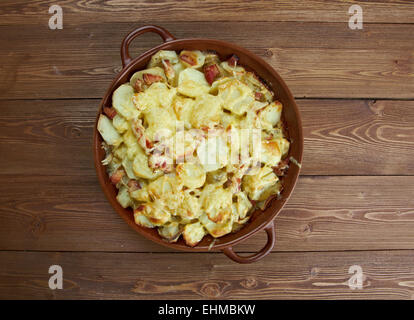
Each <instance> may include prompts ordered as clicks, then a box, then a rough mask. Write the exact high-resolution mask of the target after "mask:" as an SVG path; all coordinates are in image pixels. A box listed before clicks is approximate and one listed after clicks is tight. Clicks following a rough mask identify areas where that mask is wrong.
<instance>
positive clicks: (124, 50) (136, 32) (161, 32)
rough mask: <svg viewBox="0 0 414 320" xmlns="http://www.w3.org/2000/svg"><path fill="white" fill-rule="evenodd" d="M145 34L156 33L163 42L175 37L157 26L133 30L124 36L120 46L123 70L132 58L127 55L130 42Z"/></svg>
mask: <svg viewBox="0 0 414 320" xmlns="http://www.w3.org/2000/svg"><path fill="white" fill-rule="evenodd" d="M147 32H155V33H157V34H158V35H160V36H161V38H162V40H164V42H168V41H173V40H175V37H174V36H173V35H172V34H171V33H169V32H168V31H167V30H165V29H164V28H162V27H159V26H154V25H150V26H144V27H140V28H137V29H135V30H132V31H131V32H130V33H128V34H127V35H126V37H125V38H124V40H123V41H122V44H121V60H122V67H123V68H125V66H126V65H128V64H129V63H130V62H131V61H132V58H131V57H130V55H129V45H130V44H131V42H132V40H134V39H135V38H136V37H138V36H140V35H141V34H144V33H147Z"/></svg>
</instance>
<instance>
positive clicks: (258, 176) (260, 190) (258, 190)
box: [242, 166, 279, 201]
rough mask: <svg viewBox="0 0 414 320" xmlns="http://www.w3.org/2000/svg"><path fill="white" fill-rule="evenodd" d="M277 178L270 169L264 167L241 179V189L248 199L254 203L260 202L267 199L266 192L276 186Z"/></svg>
mask: <svg viewBox="0 0 414 320" xmlns="http://www.w3.org/2000/svg"><path fill="white" fill-rule="evenodd" d="M278 181H279V178H278V177H277V176H276V175H275V174H274V172H273V170H272V168H270V167H268V166H264V167H263V168H260V169H259V170H257V172H256V173H255V174H250V175H246V176H244V177H243V182H242V188H243V191H245V192H246V193H247V194H248V196H249V198H250V199H252V200H255V201H262V200H266V199H267V198H268V192H266V191H267V190H272V187H275V186H276V185H277V182H278Z"/></svg>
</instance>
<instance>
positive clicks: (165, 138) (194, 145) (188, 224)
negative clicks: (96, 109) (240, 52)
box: [98, 50, 290, 246]
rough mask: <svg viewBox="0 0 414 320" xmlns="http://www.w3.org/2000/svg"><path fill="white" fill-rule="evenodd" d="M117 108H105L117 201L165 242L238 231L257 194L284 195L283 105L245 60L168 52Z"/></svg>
mask: <svg viewBox="0 0 414 320" xmlns="http://www.w3.org/2000/svg"><path fill="white" fill-rule="evenodd" d="M211 64H216V65H217V70H218V71H219V74H217V75H214V76H215V78H214V79H213V80H214V81H213V82H212V85H210V84H209V82H207V80H206V77H205V75H204V73H203V70H204V67H205V66H210V65H211ZM210 70H211V69H210ZM145 74H149V75H151V76H146V75H145ZM208 77H209V81H210V83H211V81H212V79H211V73H209V74H208ZM256 99H257V100H256ZM112 105H113V108H114V109H115V111H116V115H115V116H114V117H113V119H112V120H111V119H109V118H108V117H106V116H105V115H100V117H99V121H98V131H99V132H100V134H101V136H102V138H103V140H104V141H105V144H104V146H105V152H106V157H105V160H104V162H103V163H104V164H105V165H107V171H108V173H109V174H110V175H112V174H113V173H115V172H117V171H118V170H123V171H124V172H125V174H124V175H123V176H122V178H121V181H118V182H117V183H116V187H117V188H119V191H118V195H117V200H118V202H119V203H120V205H121V206H122V207H124V208H128V207H131V208H133V209H134V220H135V223H136V224H137V225H139V226H142V227H147V228H157V230H158V233H159V235H160V236H161V237H162V238H164V239H165V240H166V241H169V242H175V241H177V240H178V239H179V237H180V236H181V235H182V236H183V238H184V240H185V242H186V244H187V245H189V246H195V245H197V244H198V243H199V242H200V241H201V240H202V239H203V237H204V236H205V235H206V234H210V235H211V236H213V237H215V238H217V237H221V236H224V235H226V234H228V233H230V232H236V231H237V230H239V229H240V228H241V227H242V226H243V225H244V224H245V223H247V221H248V220H249V219H250V217H251V211H252V207H253V206H252V203H251V200H255V201H259V202H260V203H263V201H264V200H266V199H267V198H268V197H269V196H271V195H274V194H278V193H279V192H280V190H281V183H280V181H279V179H278V177H277V176H276V174H275V173H274V172H273V170H272V167H273V166H276V165H277V164H278V163H279V162H280V160H281V159H283V158H285V157H287V156H288V153H289V148H290V142H289V140H288V139H287V138H286V137H284V135H283V132H284V131H283V129H282V121H281V118H282V109H283V108H282V104H281V103H280V102H279V101H274V99H273V93H272V92H271V91H270V90H269V89H268V88H267V87H266V86H265V85H264V84H263V83H262V82H261V81H260V80H259V78H258V77H256V76H255V74H254V73H252V72H246V71H245V69H244V68H243V67H242V66H240V65H236V66H230V65H229V63H228V62H227V61H224V62H220V60H219V58H218V56H217V55H214V54H210V53H206V52H200V51H183V52H181V53H180V54H177V52H175V51H169V50H161V51H159V52H158V53H156V54H155V55H153V56H152V57H151V61H150V63H149V64H148V68H147V69H144V70H140V71H137V72H135V73H134V74H133V75H132V77H131V78H130V82H129V83H125V84H122V85H121V86H119V87H118V88H117V89H116V90H115V91H114V93H113V96H112ZM253 129H254V130H253ZM257 132H259V136H258V135H257ZM260 134H261V136H260ZM257 146H259V147H260V149H258V150H259V151H260V152H256V147H257ZM257 156H258V158H257Z"/></svg>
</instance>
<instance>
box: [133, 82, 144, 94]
mask: <svg viewBox="0 0 414 320" xmlns="http://www.w3.org/2000/svg"><path fill="white" fill-rule="evenodd" d="M134 89H135V91H136V92H142V91H144V81H142V80H140V79H137V81H135V83H134Z"/></svg>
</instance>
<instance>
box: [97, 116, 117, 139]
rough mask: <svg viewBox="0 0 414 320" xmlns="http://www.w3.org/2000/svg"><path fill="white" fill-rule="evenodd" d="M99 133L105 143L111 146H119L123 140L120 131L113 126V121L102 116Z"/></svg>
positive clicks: (99, 122) (100, 117)
mask: <svg viewBox="0 0 414 320" xmlns="http://www.w3.org/2000/svg"><path fill="white" fill-rule="evenodd" d="M98 131H99V133H100V134H101V136H102V138H103V139H104V140H105V142H106V143H107V144H109V145H111V146H118V145H120V144H121V142H122V138H121V136H120V135H119V133H118V131H116V129H115V128H114V126H113V125H112V121H111V120H109V119H108V117H107V116H104V115H103V114H101V115H100V116H99V120H98Z"/></svg>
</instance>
